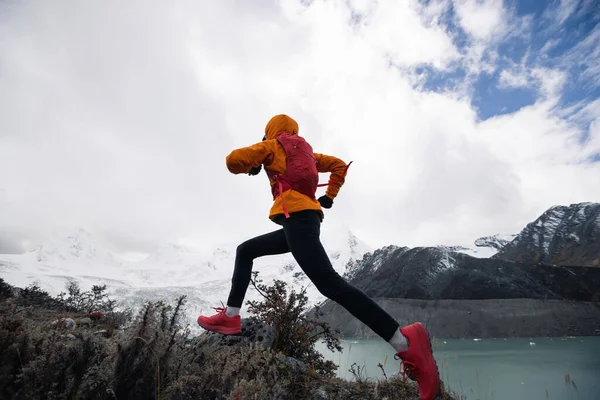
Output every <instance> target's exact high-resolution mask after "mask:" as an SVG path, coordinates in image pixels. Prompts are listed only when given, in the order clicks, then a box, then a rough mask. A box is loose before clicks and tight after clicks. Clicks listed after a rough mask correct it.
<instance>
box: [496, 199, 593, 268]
mask: <svg viewBox="0 0 600 400" xmlns="http://www.w3.org/2000/svg"><path fill="white" fill-rule="evenodd" d="M492 258H495V259H503V260H510V261H517V262H521V263H526V264H537V263H544V264H554V265H577V266H595V267H598V266H600V204H598V203H579V204H571V205H570V206H555V207H552V208H550V209H548V210H547V211H546V212H544V213H543V214H542V215H541V216H540V217H539V218H537V219H536V220H535V221H533V222H531V223H530V224H528V225H527V226H526V227H525V228H524V229H523V230H522V231H521V233H519V235H517V237H516V238H515V239H514V240H513V241H512V242H510V243H508V244H507V245H505V246H504V247H503V248H502V249H501V250H500V251H499V252H498V253H496V254H495V255H494V256H493V257H492Z"/></svg>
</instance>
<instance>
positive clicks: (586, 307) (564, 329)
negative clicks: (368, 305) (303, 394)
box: [322, 298, 600, 339]
mask: <svg viewBox="0 0 600 400" xmlns="http://www.w3.org/2000/svg"><path fill="white" fill-rule="evenodd" d="M375 301H376V302H377V303H378V304H379V305H381V306H382V307H383V308H384V309H385V310H386V311H387V312H389V313H390V314H391V315H392V316H393V317H394V318H395V319H396V320H397V321H398V322H399V323H400V324H401V325H406V324H410V323H412V322H415V321H421V322H423V323H424V324H426V326H427V328H428V329H429V330H430V333H431V335H432V336H436V337H438V338H448V339H451V338H492V337H556V336H598V335H600V303H598V302H577V301H567V300H538V299H491V300H411V299H383V298H378V299H375ZM322 310H323V311H324V313H325V316H324V317H322V318H326V320H327V321H328V322H329V324H330V325H331V326H332V327H333V328H337V329H340V331H341V333H342V335H343V336H344V337H360V338H370V337H376V335H375V333H374V332H373V331H372V330H371V329H369V328H368V327H367V326H366V325H364V324H363V323H361V322H360V321H359V320H357V319H356V318H354V317H353V316H352V315H351V314H350V313H348V312H347V311H346V310H345V309H343V308H342V307H340V306H339V305H337V304H333V303H331V302H330V303H329V304H327V305H326V306H325V307H323V308H322Z"/></svg>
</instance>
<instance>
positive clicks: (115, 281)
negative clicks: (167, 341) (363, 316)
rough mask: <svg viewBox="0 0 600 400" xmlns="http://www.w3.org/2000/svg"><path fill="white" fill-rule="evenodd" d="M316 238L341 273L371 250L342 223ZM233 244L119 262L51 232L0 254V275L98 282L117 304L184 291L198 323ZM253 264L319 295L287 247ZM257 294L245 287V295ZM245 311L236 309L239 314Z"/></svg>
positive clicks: (223, 296)
mask: <svg viewBox="0 0 600 400" xmlns="http://www.w3.org/2000/svg"><path fill="white" fill-rule="evenodd" d="M322 241H323V244H324V246H325V248H326V249H327V251H328V254H329V256H330V259H331V262H332V264H333V266H334V268H335V269H336V270H337V271H338V272H339V273H340V274H344V273H345V268H346V264H348V262H350V261H352V260H355V259H358V258H361V257H362V256H363V255H364V254H365V253H367V252H368V251H371V249H370V248H369V247H368V246H367V245H366V244H365V243H363V242H362V241H360V240H359V239H358V238H357V237H356V236H355V235H353V234H352V233H351V232H350V231H349V230H347V229H343V230H339V229H338V230H333V229H329V228H324V229H323V233H322ZM237 245H238V244H237V243H225V244H221V245H219V246H217V247H215V248H214V250H212V251H209V252H200V251H198V250H196V249H193V248H191V247H185V246H180V245H176V244H171V243H167V244H165V245H162V246H159V247H157V248H155V249H154V251H152V252H151V253H150V254H148V256H147V257H146V258H145V259H142V260H140V261H135V262H127V261H120V260H119V259H118V257H116V256H115V255H113V254H112V253H111V252H110V251H108V250H106V248H107V247H106V246H105V245H104V244H103V243H101V241H99V240H97V239H96V238H94V237H93V235H91V234H90V233H89V232H87V231H85V230H83V229H80V230H79V231H77V232H76V233H75V234H73V235H70V236H67V237H63V238H52V239H50V240H48V241H46V242H44V243H42V245H41V246H39V247H38V248H35V249H32V250H31V251H29V252H27V253H24V254H18V255H14V254H6V255H0V276H1V277H2V278H3V279H4V280H5V281H7V282H8V283H10V284H12V285H14V286H18V287H25V286H27V285H29V284H31V283H35V284H37V285H38V286H40V287H41V288H42V289H44V290H47V291H48V292H49V293H50V294H51V295H57V294H59V293H60V292H61V291H64V290H65V286H66V284H67V283H68V282H69V281H72V280H75V281H77V282H79V284H80V286H81V288H82V289H83V290H87V289H89V288H91V286H92V285H102V284H106V285H107V288H108V289H109V293H110V294H111V296H112V297H113V298H114V299H116V300H119V302H120V304H122V305H123V306H125V307H128V306H129V307H133V308H137V307H139V306H141V305H142V304H143V303H144V302H145V301H147V300H165V301H168V302H172V301H174V300H175V299H176V298H177V297H178V296H180V295H182V294H186V295H187V297H188V311H189V312H188V314H189V317H190V325H191V326H192V328H193V329H199V328H198V326H197V324H196V318H197V316H198V315H199V314H200V313H204V312H214V310H212V309H211V308H210V307H217V306H220V305H221V302H223V303H226V301H227V296H228V293H229V288H230V283H231V275H232V272H233V266H234V261H235V254H236V249H237ZM254 270H255V271H259V272H260V274H259V277H260V278H261V279H262V280H263V281H264V282H265V283H269V282H271V281H272V280H273V279H280V280H283V281H285V282H288V284H289V285H290V286H291V287H293V288H295V289H296V290H300V289H301V288H303V287H305V286H306V287H307V296H308V298H309V304H316V303H318V302H321V301H322V300H324V297H323V296H322V295H321V293H319V292H318V290H317V289H316V288H315V287H314V285H313V284H312V283H311V282H310V281H309V280H308V279H307V278H306V276H305V275H304V274H303V273H302V271H301V269H300V267H299V266H298V264H297V263H296V262H295V260H294V258H293V257H292V255H291V254H285V255H278V256H270V257H263V258H260V259H257V260H255V262H254ZM255 299H258V293H257V292H256V291H255V290H254V289H253V288H252V286H250V288H249V289H248V292H247V295H246V299H245V300H255ZM245 312H246V310H245V309H244V308H243V309H242V315H244V314H245Z"/></svg>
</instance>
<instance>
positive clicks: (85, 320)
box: [77, 317, 92, 326]
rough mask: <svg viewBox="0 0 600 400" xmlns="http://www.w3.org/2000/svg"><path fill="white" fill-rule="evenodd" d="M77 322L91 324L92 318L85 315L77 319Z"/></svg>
mask: <svg viewBox="0 0 600 400" xmlns="http://www.w3.org/2000/svg"><path fill="white" fill-rule="evenodd" d="M77 323H78V324H79V325H88V326H89V325H91V324H92V320H91V318H88V317H85V318H81V319H80V320H79V321H77Z"/></svg>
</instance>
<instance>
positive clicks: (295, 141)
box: [266, 132, 352, 218]
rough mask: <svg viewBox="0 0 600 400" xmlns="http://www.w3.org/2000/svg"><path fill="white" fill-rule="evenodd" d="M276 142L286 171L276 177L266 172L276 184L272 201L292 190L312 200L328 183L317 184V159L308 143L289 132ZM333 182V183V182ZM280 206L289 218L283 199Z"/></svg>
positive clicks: (278, 137) (272, 191)
mask: <svg viewBox="0 0 600 400" xmlns="http://www.w3.org/2000/svg"><path fill="white" fill-rule="evenodd" d="M277 141H279V143H281V145H282V146H283V149H284V150H285V154H286V170H285V173H284V174H282V175H278V174H276V173H274V172H271V171H266V172H267V175H268V177H269V179H271V180H272V181H275V182H277V184H276V185H273V186H272V187H271V193H272V194H273V200H275V199H276V198H277V197H278V196H279V195H280V194H282V193H283V192H285V191H286V190H289V189H293V190H295V191H297V192H300V193H302V194H304V195H306V196H308V197H310V198H312V199H314V198H315V194H316V192H317V187H320V186H327V185H328V184H329V183H322V184H319V172H318V170H317V159H316V158H315V155H314V153H313V149H312V147H311V145H310V144H308V142H307V141H306V140H305V139H304V138H302V137H300V136H298V135H292V134H291V133H289V132H283V133H281V134H280V135H279V136H277ZM350 164H352V162H350V163H349V164H348V165H347V166H346V170H345V171H344V176H345V175H346V172H347V171H348V167H350ZM334 182H335V181H334ZM281 205H282V207H283V212H284V214H285V217H286V218H289V217H290V215H289V214H288V212H287V210H286V208H285V204H283V198H282V199H281Z"/></svg>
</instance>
